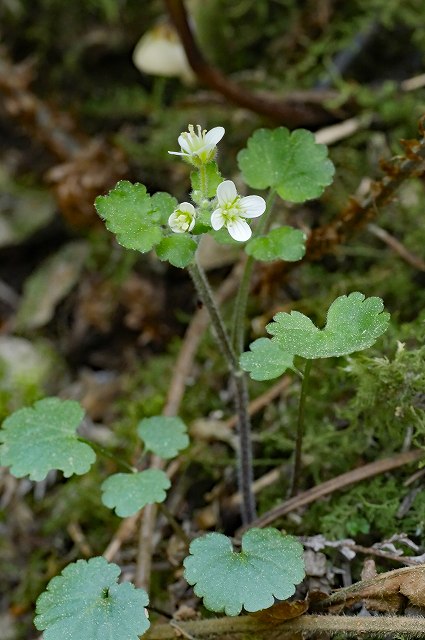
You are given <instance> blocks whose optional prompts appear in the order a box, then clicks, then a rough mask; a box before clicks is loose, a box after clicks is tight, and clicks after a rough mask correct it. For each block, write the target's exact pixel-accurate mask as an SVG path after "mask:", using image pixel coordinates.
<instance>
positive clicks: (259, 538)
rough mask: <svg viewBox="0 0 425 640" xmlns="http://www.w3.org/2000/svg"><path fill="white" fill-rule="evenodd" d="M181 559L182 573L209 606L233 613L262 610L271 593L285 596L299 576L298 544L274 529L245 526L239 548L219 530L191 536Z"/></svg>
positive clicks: (269, 603)
mask: <svg viewBox="0 0 425 640" xmlns="http://www.w3.org/2000/svg"><path fill="white" fill-rule="evenodd" d="M189 551H190V554H191V555H190V556H188V557H187V558H186V559H185V560H184V567H185V571H184V576H185V578H186V580H187V581H188V583H189V584H191V585H194V591H195V593H196V595H197V596H199V597H201V598H203V599H204V605H205V607H206V608H207V609H210V611H217V612H218V611H224V612H225V614H226V615H228V616H237V615H238V614H239V613H240V612H241V610H242V607H244V608H245V609H246V611H259V610H260V609H267V608H268V607H271V606H272V605H273V603H274V599H275V598H279V599H280V600H286V599H287V598H289V597H290V596H292V595H293V593H294V592H295V585H296V584H298V583H300V582H301V580H302V579H303V578H304V574H305V572H304V560H303V548H302V545H301V544H300V543H299V542H298V541H297V540H296V539H295V538H294V537H292V536H285V535H282V534H281V533H280V532H279V531H278V530H277V529H273V528H267V529H255V528H254V529H250V530H249V531H247V533H245V534H244V535H243V537H242V550H241V552H240V553H236V552H235V551H233V548H232V543H231V541H230V539H229V538H227V536H225V535H223V534H221V533H208V534H207V535H205V536H202V537H201V538H197V539H196V540H193V542H192V543H191V545H190V548H189Z"/></svg>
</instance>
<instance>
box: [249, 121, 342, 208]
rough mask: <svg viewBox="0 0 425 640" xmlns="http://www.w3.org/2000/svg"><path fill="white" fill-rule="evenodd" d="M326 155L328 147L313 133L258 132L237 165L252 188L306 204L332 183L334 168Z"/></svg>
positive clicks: (252, 137)
mask: <svg viewBox="0 0 425 640" xmlns="http://www.w3.org/2000/svg"><path fill="white" fill-rule="evenodd" d="M327 156H328V150H327V147H326V146H325V145H323V144H317V143H316V141H315V138H314V135H313V134H312V133H311V132H310V131H307V130H306V129H296V130H295V131H292V133H291V132H289V131H288V129H286V128H285V127H279V128H278V129H274V130H270V129H258V130H257V131H256V132H255V133H254V134H253V135H252V136H251V137H250V138H249V140H248V143H247V148H246V149H242V151H240V152H239V153H238V164H239V168H240V170H241V172H242V175H243V178H244V180H245V182H246V183H247V185H249V186H250V187H252V188H253V189H267V188H268V187H271V188H272V189H275V190H276V191H277V193H278V194H279V195H280V197H281V198H283V199H284V200H288V201H289V202H304V201H305V200H311V199H312V198H318V197H319V196H320V195H321V194H322V193H323V191H324V189H325V187H327V186H328V185H330V184H331V182H332V179H333V175H334V172H335V168H334V166H333V164H332V162H331V161H330V160H329V158H328V157H327Z"/></svg>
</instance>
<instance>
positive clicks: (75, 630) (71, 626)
mask: <svg viewBox="0 0 425 640" xmlns="http://www.w3.org/2000/svg"><path fill="white" fill-rule="evenodd" d="M119 574H120V568H119V567H118V566H117V565H116V564H112V563H111V564H110V563H108V562H107V561H106V560H105V559H104V558H101V557H97V558H91V560H88V561H86V560H78V561H77V562H74V563H73V564H70V565H68V566H67V567H66V568H65V569H64V570H63V571H62V573H61V575H60V576H56V577H55V578H53V579H52V580H50V582H49V584H48V585H47V589H46V591H45V592H44V593H42V594H41V596H40V597H39V598H38V600H37V611H36V613H37V616H36V618H35V620H34V624H35V626H36V628H37V629H38V630H39V631H42V630H44V633H43V639H44V640H65V639H66V640H82V638H84V639H86V640H106V639H107V640H110V639H112V638H119V639H120V640H138V637H139V636H140V635H142V634H143V633H145V632H146V631H147V630H148V628H149V620H148V619H147V617H146V613H145V606H146V605H147V604H148V602H149V598H148V595H147V593H146V592H145V591H144V590H143V589H135V587H134V586H133V585H132V584H131V583H130V582H124V583H123V584H117V578H118V576H119Z"/></svg>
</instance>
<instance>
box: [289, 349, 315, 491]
mask: <svg viewBox="0 0 425 640" xmlns="http://www.w3.org/2000/svg"><path fill="white" fill-rule="evenodd" d="M312 364H313V360H306V363H305V368H304V376H303V381H302V384H301V394H300V403H299V406H298V421H297V436H296V440H295V454H294V467H293V471H292V483H291V491H290V494H289V496H290V497H291V498H292V497H293V496H294V495H295V494H296V493H297V491H298V486H299V481H300V475H301V450H302V444H303V435H304V415H305V401H306V398H307V393H308V383H309V380H310V371H311V367H312Z"/></svg>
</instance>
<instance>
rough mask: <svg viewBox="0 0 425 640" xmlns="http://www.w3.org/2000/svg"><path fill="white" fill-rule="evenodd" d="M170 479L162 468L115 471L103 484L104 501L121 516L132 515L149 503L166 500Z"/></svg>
mask: <svg viewBox="0 0 425 640" xmlns="http://www.w3.org/2000/svg"><path fill="white" fill-rule="evenodd" d="M170 486H171V483H170V480H169V479H168V476H167V474H166V473H164V471H161V470H160V469H147V470H146V471H140V472H139V473H115V474H114V475H113V476H110V477H109V478H107V479H106V480H105V482H104V483H103V484H102V492H103V494H102V502H103V504H104V505H105V506H107V507H109V508H110V509H114V508H115V512H116V514H117V515H118V516H121V518H126V517H127V516H132V515H133V514H134V513H137V512H138V511H139V509H142V508H143V507H144V506H145V505H147V504H153V503H154V502H164V500H165V498H166V493H165V492H166V490H167V489H169V488H170Z"/></svg>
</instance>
